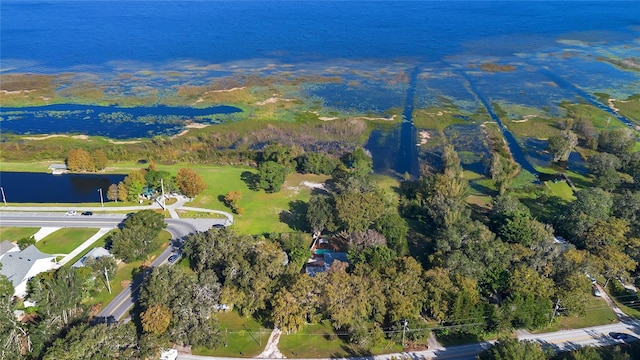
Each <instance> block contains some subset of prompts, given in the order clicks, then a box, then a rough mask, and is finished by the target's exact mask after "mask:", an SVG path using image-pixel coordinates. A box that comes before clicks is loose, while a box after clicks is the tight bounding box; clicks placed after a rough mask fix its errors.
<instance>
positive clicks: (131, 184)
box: [118, 169, 147, 201]
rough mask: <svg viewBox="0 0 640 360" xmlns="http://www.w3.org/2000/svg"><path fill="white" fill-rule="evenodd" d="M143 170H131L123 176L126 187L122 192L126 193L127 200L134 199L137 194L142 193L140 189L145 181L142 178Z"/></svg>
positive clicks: (136, 198)
mask: <svg viewBox="0 0 640 360" xmlns="http://www.w3.org/2000/svg"><path fill="white" fill-rule="evenodd" d="M145 171H146V170H144V169H139V170H133V171H132V172H130V173H129V175H127V176H126V177H125V178H124V185H125V186H126V189H127V190H126V192H124V193H125V194H126V195H127V200H129V201H136V200H138V196H140V194H142V190H143V189H144V186H145V184H146V183H147V182H146V180H145V178H144V174H145ZM118 190H119V188H118ZM118 193H120V192H118Z"/></svg>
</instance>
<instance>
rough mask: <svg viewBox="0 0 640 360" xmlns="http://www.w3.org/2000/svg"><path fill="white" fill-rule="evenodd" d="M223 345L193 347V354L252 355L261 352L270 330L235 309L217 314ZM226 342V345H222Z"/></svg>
mask: <svg viewBox="0 0 640 360" xmlns="http://www.w3.org/2000/svg"><path fill="white" fill-rule="evenodd" d="M216 316H217V318H218V321H219V324H220V331H221V333H222V341H223V345H221V346H219V347H218V348H217V349H207V348H203V347H194V348H193V349H191V351H192V353H193V354H194V355H206V356H229V357H253V356H256V355H258V354H260V353H261V352H262V350H263V349H264V346H265V345H266V343H267V340H268V339H269V335H271V330H270V329H266V328H264V327H262V326H261V325H260V324H259V323H258V322H257V321H255V320H254V319H253V318H251V317H242V316H240V315H239V314H238V313H237V312H235V311H230V312H226V313H225V312H223V313H218V314H217V315H216ZM225 343H226V346H225V345H224V344H225Z"/></svg>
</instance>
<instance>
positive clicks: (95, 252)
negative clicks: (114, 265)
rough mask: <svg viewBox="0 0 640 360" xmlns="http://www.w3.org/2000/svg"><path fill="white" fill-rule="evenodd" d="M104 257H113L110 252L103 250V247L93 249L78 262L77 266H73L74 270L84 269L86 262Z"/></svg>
mask: <svg viewBox="0 0 640 360" xmlns="http://www.w3.org/2000/svg"><path fill="white" fill-rule="evenodd" d="M103 256H112V255H111V253H110V252H109V250H107V249H105V248H103V247H96V248H93V249H91V251H89V252H88V253H87V255H85V256H83V257H82V258H81V259H80V260H78V261H76V263H75V264H73V265H72V267H74V268H79V267H83V266H85V264H84V263H85V261H87V259H96V258H99V257H103Z"/></svg>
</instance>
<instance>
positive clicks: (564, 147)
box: [547, 129, 578, 162]
mask: <svg viewBox="0 0 640 360" xmlns="http://www.w3.org/2000/svg"><path fill="white" fill-rule="evenodd" d="M576 145H578V136H577V135H576V134H575V133H574V132H573V131H571V130H568V129H567V130H562V132H561V133H560V135H555V136H551V137H550V138H549V140H548V141H547V150H549V152H551V155H552V156H553V161H554V162H559V161H567V160H568V159H569V155H570V154H571V151H573V149H574V148H575V147H576Z"/></svg>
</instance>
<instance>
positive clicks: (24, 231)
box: [0, 227, 39, 242]
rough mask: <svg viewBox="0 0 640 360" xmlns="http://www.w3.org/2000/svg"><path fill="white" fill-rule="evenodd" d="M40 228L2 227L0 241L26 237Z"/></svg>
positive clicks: (12, 240) (0, 228)
mask: <svg viewBox="0 0 640 360" xmlns="http://www.w3.org/2000/svg"><path fill="white" fill-rule="evenodd" d="M38 229H39V228H30V227H29V228H20V227H0V241H2V240H8V241H11V242H14V241H18V240H20V239H22V238H24V237H29V236H33V235H34V234H35V233H36V232H38Z"/></svg>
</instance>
